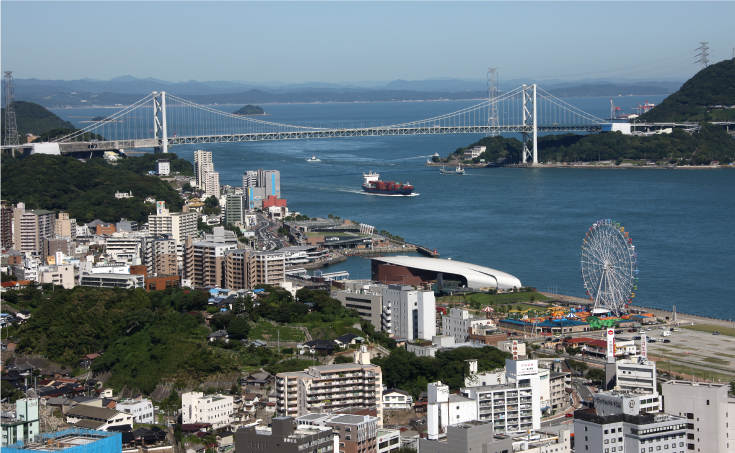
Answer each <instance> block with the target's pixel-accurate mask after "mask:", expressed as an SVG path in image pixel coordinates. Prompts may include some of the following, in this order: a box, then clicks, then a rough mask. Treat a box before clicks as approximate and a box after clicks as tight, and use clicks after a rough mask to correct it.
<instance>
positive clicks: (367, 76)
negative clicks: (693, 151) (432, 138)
mask: <svg viewBox="0 0 735 453" xmlns="http://www.w3.org/2000/svg"><path fill="white" fill-rule="evenodd" d="M172 4H173V5H176V7H175V8H172V7H171V5H172ZM37 6H38V3H37V2H3V4H2V13H3V14H2V38H3V39H2V55H3V59H2V65H3V69H10V70H13V71H14V75H15V76H16V77H17V78H19V79H29V78H36V79H51V80H58V79H64V80H72V79H83V78H92V79H100V80H109V79H112V78H115V77H119V76H124V75H132V76H135V77H138V78H147V77H151V78H154V79H163V80H170V81H173V82H179V81H187V80H192V79H193V80H222V81H227V80H230V81H235V80H237V81H247V82H285V83H307V82H316V81H321V82H329V83H339V82H350V83H359V82H364V81H383V82H388V81H391V80H396V79H404V80H426V79H431V78H447V77H448V78H482V77H483V76H484V74H485V69H486V67H487V66H488V65H492V66H493V67H497V68H499V69H498V73H499V76H500V78H501V81H502V79H504V78H548V77H559V78H567V79H568V78H570V77H571V78H576V79H580V80H581V79H584V78H598V77H629V78H654V77H669V78H672V79H677V80H683V79H686V78H689V77H691V76H692V75H693V74H694V73H696V72H697V71H698V69H699V66H698V65H697V64H696V58H694V55H695V52H694V51H695V49H696V47H697V46H698V43H699V42H700V41H707V42H709V46H710V50H711V52H710V60H711V62H712V63H715V62H717V61H721V60H722V59H729V58H731V49H732V47H733V42H732V38H731V36H729V33H728V32H727V30H728V29H730V25H729V23H728V18H729V17H731V15H732V14H731V13H732V12H735V5H733V4H732V3H730V2H717V3H712V2H696V3H695V2H651V3H642V4H641V3H636V4H635V5H633V3H632V2H619V3H608V2H590V3H582V2H571V3H561V2H540V3H533V4H531V3H523V2H522V3H518V2H344V3H338V2H325V3H317V2H295V3H287V2H222V3H205V2H177V3H171V2H80V3H72V2H64V1H61V2H47V3H44V7H43V8H37ZM715 8H717V9H716V11H717V14H712V13H713V11H715ZM521 14H522V15H523V17H524V23H523V24H524V26H523V29H519V26H518V22H517V21H514V20H497V21H493V25H492V27H493V31H492V33H490V32H488V35H489V36H490V37H491V39H490V40H487V39H467V35H466V30H467V29H468V27H475V28H476V27H477V26H476V18H477V17H498V18H503V17H506V18H511V17H517V16H519V15H521ZM150 16H165V17H167V19H168V20H165V21H161V22H160V26H158V27H156V28H155V29H153V30H151V33H146V34H130V35H129V36H127V37H126V39H125V41H124V42H125V45H124V46H120V47H119V48H118V49H116V51H115V52H110V51H109V50H110V49H109V48H108V46H109V44H108V42H107V41H105V40H90V39H89V36H94V35H95V34H96V33H100V34H107V33H108V32H109V27H110V26H113V27H114V26H115V24H116V23H119V24H120V25H122V24H129V23H135V22H136V21H140V20H141V18H142V17H150ZM27 17H33V19H34V25H35V27H36V30H37V33H24V28H25V27H26V26H27V22H26V21H23V20H21V19H22V18H27ZM80 17H104V18H106V19H105V20H102V21H85V22H84V26H80V27H71V28H70V27H68V24H69V23H73V22H75V21H78V20H79V18H80ZM354 17H361V18H362V19H363V20H361V21H354V20H349V19H350V18H354ZM600 17H604V18H605V24H607V25H609V26H611V27H612V28H611V30H612V31H614V32H615V34H614V36H615V38H614V39H607V38H606V36H609V34H607V33H606V34H604V35H603V34H602V32H601V30H600V28H601V27H600V26H601V23H600V20H599V18H600ZM646 17H656V18H657V20H655V21H646V20H645V18H646ZM244 18H251V19H254V18H257V20H250V21H249V22H250V25H249V27H248V29H247V30H246V32H245V34H244V35H243V30H242V29H241V27H239V24H241V22H242V20H243V19H244ZM304 18H308V19H309V20H304ZM644 22H645V33H646V48H645V49H640V51H636V50H635V49H636V44H637V43H639V42H640V39H641V33H642V32H641V28H642V27H643V23H644ZM276 27H277V28H278V29H279V30H282V32H279V33H272V30H274V29H276ZM202 28H204V29H206V28H216V29H217V33H216V34H209V35H206V36H207V37H206V38H204V39H203V38H202V36H201V35H200V34H196V33H190V32H189V30H191V29H202ZM123 29H124V28H123ZM476 33H477V36H478V38H479V37H480V36H482V34H483V30H482V28H476ZM50 36H53V37H54V39H49V37H50ZM266 36H267V37H268V39H264V38H263V37H266ZM548 36H554V39H547V37H548ZM295 37H298V40H299V41H298V42H299V45H298V46H293V42H294V39H295ZM499 37H506V38H499ZM508 37H512V38H508ZM595 38H596V39H595ZM242 39H248V40H253V41H254V42H256V44H257V45H252V46H237V45H233V43H236V42H238V40H242ZM494 39H495V40H496V39H502V41H500V42H496V41H494ZM260 40H262V41H260ZM162 42H165V43H166V45H167V55H168V56H169V64H166V65H160V64H158V63H159V59H160V56H159V54H158V53H157V52H156V51H155V50H154V49H156V48H157V46H156V43H162ZM509 42H512V43H513V45H508V44H509ZM82 45H83V46H84V49H85V52H87V53H89V54H91V55H95V56H96V58H95V60H94V61H95V63H92V61H90V62H89V63H88V64H85V63H84V62H82V63H81V64H80V63H79V62H75V63H71V61H69V60H68V59H67V58H65V56H64V55H65V51H64V50H68V49H74V48H77V47H80V46H82ZM565 46H568V47H569V48H572V49H574V50H573V51H570V52H569V53H568V54H565V53H564V52H563V49H564V47H565ZM406 47H409V48H411V49H412V51H411V54H412V56H413V58H405V57H404V52H402V51H401V49H403V48H406ZM303 48H310V49H323V52H310V53H309V57H308V58H307V57H305V55H304V53H303ZM631 49H633V51H631ZM560 50H562V52H560ZM521 52H522V53H523V55H525V56H526V57H527V58H518V55H519V53H521ZM580 53H583V54H584V55H585V58H584V59H580V58H577V55H579V54H580ZM335 54H340V55H341V58H340V59H335V58H333V55H335ZM28 55H34V57H35V58H32V59H31V58H27V56H28ZM191 55H207V56H208V58H210V59H212V60H214V61H218V65H216V66H211V65H191V58H190V57H191ZM184 56H186V58H184ZM275 56H277V58H276V57H275ZM100 59H101V60H102V61H101V63H102V64H99V63H100V61H99V60H100Z"/></svg>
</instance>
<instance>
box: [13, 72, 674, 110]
mask: <svg viewBox="0 0 735 453" xmlns="http://www.w3.org/2000/svg"><path fill="white" fill-rule="evenodd" d="M523 83H526V84H530V83H533V81H530V80H519V79H513V80H503V81H502V82H501V83H500V84H499V90H500V91H501V93H502V92H503V91H508V90H511V89H514V88H516V87H518V86H520V85H521V84H523ZM537 83H538V84H539V85H540V86H541V87H543V88H544V89H545V90H546V91H549V92H550V93H552V94H554V95H556V96H560V97H574V96H617V95H621V94H623V95H626V94H650V95H655V94H670V93H673V92H674V91H676V90H677V89H678V88H679V87H680V86H681V84H682V82H679V81H656V80H645V81H644V80H628V79H615V80H591V79H587V80H581V81H562V80H547V81H544V82H537ZM14 86H15V98H16V99H17V100H24V101H29V102H35V103H37V104H40V105H43V106H45V107H61V106H84V105H104V106H109V105H115V104H123V105H128V104H131V103H133V102H135V101H137V100H139V99H141V98H142V97H144V96H145V95H147V94H149V93H151V92H153V91H166V92H169V93H171V94H174V95H176V96H180V97H183V98H186V99H188V100H191V101H194V102H199V103H205V104H256V103H258V104H267V103H288V102H291V103H305V102H379V101H408V100H411V101H413V100H439V99H480V98H485V97H487V81H486V80H484V79H448V78H435V79H427V80H413V81H409V80H394V81H392V82H387V83H385V82H369V81H366V82H359V83H326V82H308V83H298V84H287V83H283V82H269V83H251V82H240V81H204V82H199V81H196V80H189V81H187V82H167V81H165V80H158V79H154V78H150V77H149V78H145V79H140V78H136V77H133V76H121V77H116V78H114V79H112V80H107V81H105V80H94V79H79V80H40V79H15V85H14Z"/></svg>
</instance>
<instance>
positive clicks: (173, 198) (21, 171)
mask: <svg viewBox="0 0 735 453" xmlns="http://www.w3.org/2000/svg"><path fill="white" fill-rule="evenodd" d="M2 175H3V185H2V187H3V199H5V200H8V201H9V202H10V203H13V204H15V203H17V202H19V201H22V202H25V204H26V207H27V208H28V209H48V210H55V211H65V212H68V213H69V216H70V217H71V218H76V219H77V222H79V223H85V222H91V221H92V220H94V219H100V220H102V221H105V222H117V221H119V220H120V218H121V217H125V218H127V219H128V220H135V221H137V222H146V221H148V215H149V214H152V213H153V212H154V211H155V206H153V205H152V204H150V203H146V202H145V198H146V197H153V198H155V199H156V200H163V201H165V202H166V207H167V208H168V209H170V210H171V211H172V212H176V211H181V207H182V206H183V199H182V198H181V196H180V195H179V193H178V192H177V191H176V190H175V189H174V188H173V187H172V186H171V185H170V184H169V183H167V182H166V181H163V180H161V179H159V178H156V177H152V176H143V175H138V174H135V173H133V172H131V171H127V170H123V169H121V168H118V167H114V166H110V165H108V164H107V163H106V162H105V161H104V159H99V158H97V159H90V160H89V161H87V162H80V161H78V160H76V159H74V158H71V157H66V156H49V155H43V154H35V155H32V156H29V157H27V158H25V159H13V158H7V157H6V158H3V159H2ZM117 191H120V192H130V191H132V192H133V197H132V198H121V199H118V198H115V192H117Z"/></svg>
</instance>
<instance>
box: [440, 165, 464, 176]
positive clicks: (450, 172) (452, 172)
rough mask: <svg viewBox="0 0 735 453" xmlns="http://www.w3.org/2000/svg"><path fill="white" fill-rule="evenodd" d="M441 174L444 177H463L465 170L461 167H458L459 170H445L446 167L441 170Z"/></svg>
mask: <svg viewBox="0 0 735 453" xmlns="http://www.w3.org/2000/svg"><path fill="white" fill-rule="evenodd" d="M439 173H440V174H442V175H463V174H464V168H462V166H461V165H457V168H455V169H454V170H445V169H444V167H442V168H441V169H439Z"/></svg>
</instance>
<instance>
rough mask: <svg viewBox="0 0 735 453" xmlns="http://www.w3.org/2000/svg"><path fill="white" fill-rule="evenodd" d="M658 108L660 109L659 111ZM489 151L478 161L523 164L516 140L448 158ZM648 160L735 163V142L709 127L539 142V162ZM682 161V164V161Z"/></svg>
mask: <svg viewBox="0 0 735 453" xmlns="http://www.w3.org/2000/svg"><path fill="white" fill-rule="evenodd" d="M656 108H658V107H656ZM475 146H485V147H487V149H486V151H485V153H483V154H481V155H480V157H479V159H485V162H496V161H497V160H498V159H499V158H504V159H505V163H506V164H513V163H518V162H520V161H521V142H520V141H519V140H518V139H516V138H506V137H500V136H498V137H484V138H482V139H480V140H479V141H477V142H475V143H472V144H471V145H469V146H467V147H466V148H459V149H458V150H457V151H455V152H454V153H452V154H451V155H450V156H449V157H450V158H453V157H454V158H456V157H459V156H461V155H462V154H464V150H465V149H471V148H473V147H475ZM626 159H648V160H654V161H663V162H672V163H673V162H681V163H692V164H695V165H704V164H709V163H710V162H711V161H713V160H718V161H720V162H732V161H733V160H735V140H733V139H732V137H731V136H729V135H728V134H727V132H726V131H725V129H723V128H722V127H719V126H713V125H710V124H707V123H704V124H703V125H702V130H701V131H700V132H698V133H696V134H689V133H687V132H684V130H682V129H674V131H673V132H672V133H671V134H661V135H653V136H650V137H641V136H637V135H623V134H621V133H619V132H604V133H601V134H589V135H577V134H560V135H545V136H541V137H539V138H538V160H539V162H546V161H549V160H551V161H555V162H594V161H597V160H613V161H615V160H626ZM680 159H681V160H680Z"/></svg>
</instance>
